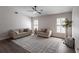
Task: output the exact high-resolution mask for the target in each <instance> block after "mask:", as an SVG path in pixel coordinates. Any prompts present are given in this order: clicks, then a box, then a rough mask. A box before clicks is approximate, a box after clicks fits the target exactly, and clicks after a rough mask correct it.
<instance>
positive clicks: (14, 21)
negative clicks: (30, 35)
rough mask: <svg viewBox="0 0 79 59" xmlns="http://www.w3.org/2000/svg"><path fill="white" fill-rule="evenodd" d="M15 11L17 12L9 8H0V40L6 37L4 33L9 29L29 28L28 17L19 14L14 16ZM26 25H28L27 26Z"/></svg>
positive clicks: (29, 21)
mask: <svg viewBox="0 0 79 59" xmlns="http://www.w3.org/2000/svg"><path fill="white" fill-rule="evenodd" d="M15 11H17V10H16V9H14V8H11V7H0V40H1V39H5V37H7V36H6V35H7V34H6V32H7V31H8V30H10V29H19V28H29V26H30V27H31V19H30V17H27V16H24V15H21V14H15V13H14V12H15ZM18 12H20V11H18ZM28 23H29V24H30V25H28ZM4 34H5V35H4Z"/></svg>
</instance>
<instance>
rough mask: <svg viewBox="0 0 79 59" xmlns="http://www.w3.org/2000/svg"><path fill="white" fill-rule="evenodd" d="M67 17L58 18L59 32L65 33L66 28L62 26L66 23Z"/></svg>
mask: <svg viewBox="0 0 79 59" xmlns="http://www.w3.org/2000/svg"><path fill="white" fill-rule="evenodd" d="M64 21H65V18H57V24H56V25H57V26H56V28H57V33H65V32H66V31H65V28H64V27H63V26H62V25H63V24H64Z"/></svg>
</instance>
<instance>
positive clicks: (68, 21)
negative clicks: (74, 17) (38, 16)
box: [63, 18, 72, 38]
mask: <svg viewBox="0 0 79 59" xmlns="http://www.w3.org/2000/svg"><path fill="white" fill-rule="evenodd" d="M63 27H65V28H66V38H67V37H68V28H69V27H72V21H71V20H68V19H67V18H66V20H65V21H64V24H63Z"/></svg>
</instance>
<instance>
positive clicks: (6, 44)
mask: <svg viewBox="0 0 79 59" xmlns="http://www.w3.org/2000/svg"><path fill="white" fill-rule="evenodd" d="M61 48H62V47H61ZM61 48H60V49H61ZM60 52H61V50H60V51H59V52H58V53H60ZM0 53H30V52H29V51H27V50H25V49H24V48H22V47H21V46H19V45H17V44H15V43H13V42H12V41H11V40H10V39H8V40H2V41H0ZM66 53H75V51H74V49H70V48H68V49H67V48H66Z"/></svg>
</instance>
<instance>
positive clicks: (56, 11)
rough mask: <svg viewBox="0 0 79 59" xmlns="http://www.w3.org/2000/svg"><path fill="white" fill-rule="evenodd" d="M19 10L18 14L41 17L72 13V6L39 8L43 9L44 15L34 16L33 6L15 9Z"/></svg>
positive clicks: (39, 7)
mask: <svg viewBox="0 0 79 59" xmlns="http://www.w3.org/2000/svg"><path fill="white" fill-rule="evenodd" d="M14 8H15V9H17V12H18V13H21V14H23V15H27V16H30V17H34V16H41V15H49V14H59V13H64V12H71V11H72V8H73V7H72V6H38V7H37V9H38V10H40V9H42V10H43V11H42V14H41V15H40V14H34V13H33V12H34V11H33V10H32V6H16V7H14Z"/></svg>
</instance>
